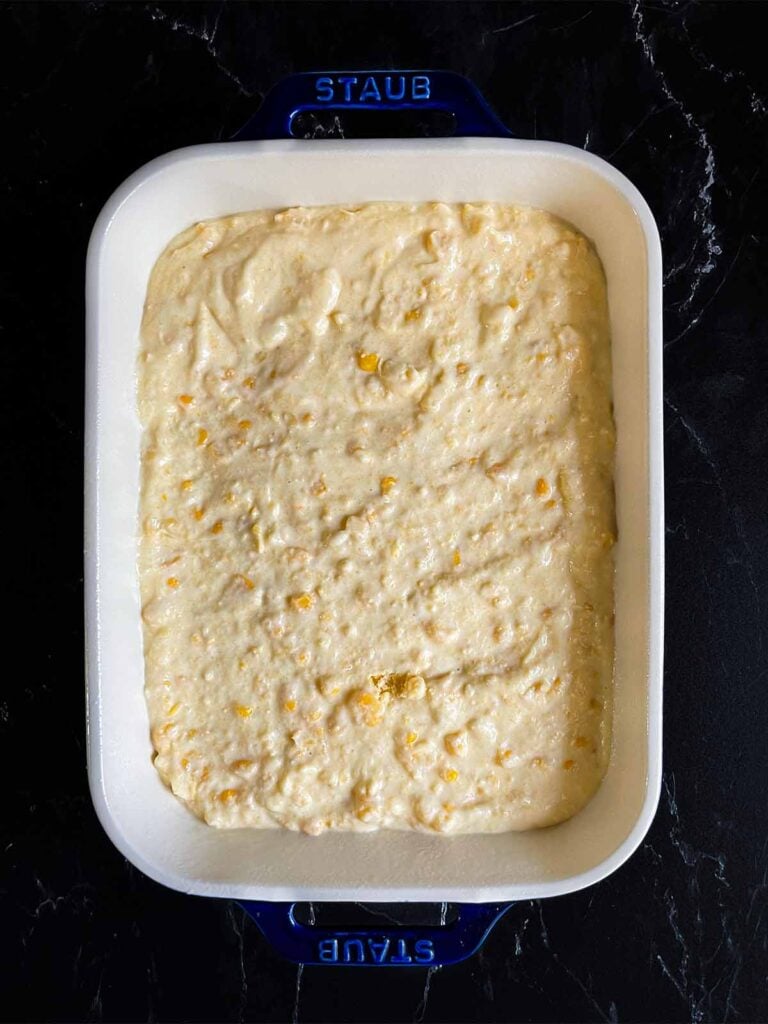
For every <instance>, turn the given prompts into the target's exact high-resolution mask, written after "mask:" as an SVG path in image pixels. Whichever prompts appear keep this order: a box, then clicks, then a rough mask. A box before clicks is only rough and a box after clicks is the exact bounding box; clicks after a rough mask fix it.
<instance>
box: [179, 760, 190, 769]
mask: <svg viewBox="0 0 768 1024" xmlns="http://www.w3.org/2000/svg"><path fill="white" fill-rule="evenodd" d="M181 767H182V768H183V769H184V771H186V770H187V768H189V758H188V757H182V759H181Z"/></svg>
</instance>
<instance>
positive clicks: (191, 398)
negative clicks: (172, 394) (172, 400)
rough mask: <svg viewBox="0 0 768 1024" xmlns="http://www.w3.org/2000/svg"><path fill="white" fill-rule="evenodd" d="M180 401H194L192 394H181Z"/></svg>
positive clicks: (189, 403) (185, 403)
mask: <svg viewBox="0 0 768 1024" xmlns="http://www.w3.org/2000/svg"><path fill="white" fill-rule="evenodd" d="M179 401H180V402H181V404H182V405H191V404H192V403H193V402H194V398H193V397H192V395H179Z"/></svg>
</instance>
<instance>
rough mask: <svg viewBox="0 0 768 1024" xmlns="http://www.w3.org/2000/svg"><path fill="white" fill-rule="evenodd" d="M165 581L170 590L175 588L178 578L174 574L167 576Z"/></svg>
mask: <svg viewBox="0 0 768 1024" xmlns="http://www.w3.org/2000/svg"><path fill="white" fill-rule="evenodd" d="M165 582H166V584H167V586H169V587H170V588H171V589H172V590H175V589H176V587H178V585H179V580H178V579H177V577H176V576H169V577H168V579H167V580H166V581H165Z"/></svg>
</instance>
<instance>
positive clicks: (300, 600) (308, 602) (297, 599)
mask: <svg viewBox="0 0 768 1024" xmlns="http://www.w3.org/2000/svg"><path fill="white" fill-rule="evenodd" d="M289 601H290V603H291V607H292V608H295V609H296V611H300V612H306V611H309V609H310V608H311V607H312V605H313V604H314V603H315V599H314V597H313V596H312V595H311V594H307V593H306V592H305V593H303V594H293V596H292V597H290V598H289Z"/></svg>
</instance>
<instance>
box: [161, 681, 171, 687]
mask: <svg viewBox="0 0 768 1024" xmlns="http://www.w3.org/2000/svg"><path fill="white" fill-rule="evenodd" d="M163 686H164V687H165V688H166V689H170V687H171V680H170V679H164V680H163Z"/></svg>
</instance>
